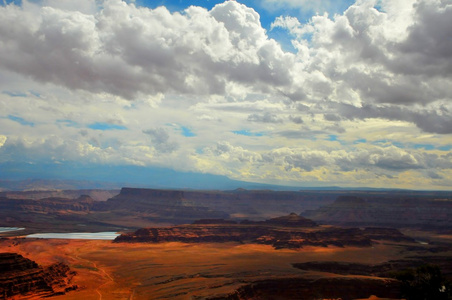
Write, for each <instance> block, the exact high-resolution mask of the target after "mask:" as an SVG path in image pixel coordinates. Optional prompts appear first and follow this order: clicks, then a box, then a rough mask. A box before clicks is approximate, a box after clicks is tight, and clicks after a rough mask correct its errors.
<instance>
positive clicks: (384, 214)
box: [303, 195, 452, 229]
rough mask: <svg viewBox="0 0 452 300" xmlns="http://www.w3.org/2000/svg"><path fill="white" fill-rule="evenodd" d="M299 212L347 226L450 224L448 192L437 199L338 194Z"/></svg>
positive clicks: (451, 209)
mask: <svg viewBox="0 0 452 300" xmlns="http://www.w3.org/2000/svg"><path fill="white" fill-rule="evenodd" d="M443 196H444V195H443ZM303 216H305V217H307V218H310V219H313V220H314V221H317V222H321V223H324V224H339V225H347V226H379V227H407V226H409V227H421V228H427V229H441V228H450V227H451V226H452V195H448V196H447V195H446V197H444V198H441V199H430V198H428V199H419V198H405V197H400V198H398V197H394V198H390V197H385V198H378V197H369V198H368V199H364V198H360V197H355V196H341V197H339V198H337V200H336V201H335V202H334V203H332V204H329V205H326V206H324V207H321V208H319V209H316V210H310V211H305V212H304V213H303Z"/></svg>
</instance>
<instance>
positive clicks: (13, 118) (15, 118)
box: [7, 115, 35, 127]
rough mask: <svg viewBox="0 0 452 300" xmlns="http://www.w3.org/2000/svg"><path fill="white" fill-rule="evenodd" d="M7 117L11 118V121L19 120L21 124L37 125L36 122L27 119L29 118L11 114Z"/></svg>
mask: <svg viewBox="0 0 452 300" xmlns="http://www.w3.org/2000/svg"><path fill="white" fill-rule="evenodd" d="M7 118H8V119H9V120H11V121H14V122H17V123H19V124H21V125H24V126H30V127H34V126H35V123H33V122H30V121H27V120H25V119H24V118H21V117H17V116H13V115H9V116H8V117H7Z"/></svg>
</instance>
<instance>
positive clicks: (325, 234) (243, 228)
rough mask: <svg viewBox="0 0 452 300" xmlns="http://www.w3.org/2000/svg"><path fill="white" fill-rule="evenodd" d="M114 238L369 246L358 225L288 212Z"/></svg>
mask: <svg viewBox="0 0 452 300" xmlns="http://www.w3.org/2000/svg"><path fill="white" fill-rule="evenodd" d="M115 242H127V243H137V242H138V243H143V242H145V243H158V242H185V243H206V242H241V243H258V244H267V245H272V246H273V247H275V248H276V249H282V248H291V249H298V248H302V247H303V246H323V247H327V246H330V245H331V246H338V247H344V246H358V247H368V246H371V244H372V243H371V239H370V238H369V237H367V236H366V235H365V234H364V231H362V230H360V229H359V228H336V227H327V228H324V227H317V224H315V222H313V221H311V220H309V219H306V218H303V217H300V216H297V215H296V214H290V215H288V216H283V217H278V218H273V219H270V220H267V221H263V222H251V221H245V222H242V223H240V224H238V223H225V222H224V220H219V221H218V222H217V223H216V224H215V223H214V220H209V222H205V221H204V222H203V221H201V222H195V224H191V225H178V226H171V227H161V228H142V229H139V230H137V231H135V232H133V233H127V234H122V235H120V236H118V237H117V238H116V239H115Z"/></svg>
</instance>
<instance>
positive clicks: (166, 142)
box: [143, 127, 179, 153]
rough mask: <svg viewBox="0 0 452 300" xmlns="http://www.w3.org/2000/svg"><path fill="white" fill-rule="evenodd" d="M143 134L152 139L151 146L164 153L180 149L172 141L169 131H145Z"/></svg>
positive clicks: (156, 129)
mask: <svg viewBox="0 0 452 300" xmlns="http://www.w3.org/2000/svg"><path fill="white" fill-rule="evenodd" d="M143 133H144V134H146V135H148V136H149V137H150V138H151V144H152V146H154V147H155V149H156V150H157V151H159V152H162V153H171V152H173V151H175V150H176V149H178V148H179V145H178V144H177V143H176V142H171V141H170V136H169V134H168V131H167V130H165V129H163V128H160V127H159V128H155V129H148V130H143Z"/></svg>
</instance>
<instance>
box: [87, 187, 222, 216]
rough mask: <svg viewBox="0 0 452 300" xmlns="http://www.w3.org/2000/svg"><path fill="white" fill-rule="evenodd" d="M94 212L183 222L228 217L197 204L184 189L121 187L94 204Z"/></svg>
mask: <svg viewBox="0 0 452 300" xmlns="http://www.w3.org/2000/svg"><path fill="white" fill-rule="evenodd" d="M96 204H97V205H96V207H95V210H96V211H114V212H127V213H132V214H133V213H139V214H141V215H147V216H149V217H152V218H154V219H155V220H159V221H173V222H174V223H183V222H186V221H193V220H196V219H200V218H228V217H229V214H227V213H225V212H222V211H215V210H212V209H210V208H209V207H206V206H199V205H196V204H194V203H193V202H192V201H188V200H187V199H186V198H185V192H184V191H177V190H153V189H134V188H123V189H121V192H120V193H119V195H117V196H115V197H113V198H110V199H108V200H107V201H106V202H102V203H100V202H98V203H96Z"/></svg>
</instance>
